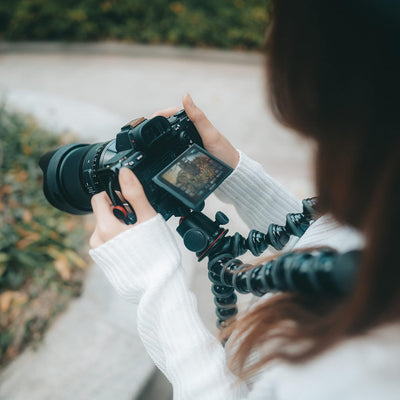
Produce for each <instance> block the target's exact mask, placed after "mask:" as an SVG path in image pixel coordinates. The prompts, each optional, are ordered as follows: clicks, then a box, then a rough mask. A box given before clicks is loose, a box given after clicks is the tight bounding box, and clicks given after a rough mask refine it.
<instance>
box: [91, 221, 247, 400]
mask: <svg viewBox="0 0 400 400" xmlns="http://www.w3.org/2000/svg"><path fill="white" fill-rule="evenodd" d="M90 255H91V257H92V258H93V260H94V261H95V262H96V263H97V265H99V267H100V268H101V269H102V270H103V271H104V273H105V274H106V276H107V278H108V279H109V281H110V282H111V284H112V285H113V286H114V288H115V289H116V290H117V292H118V293H119V294H120V295H121V296H122V297H123V298H125V299H126V300H128V301H130V302H133V303H138V309H137V328H138V332H139V335H140V337H141V339H142V341H143V344H144V346H145V348H146V350H147V352H148V353H149V355H150V356H151V357H152V359H153V360H154V362H155V364H156V365H157V366H158V367H159V368H160V370H161V371H162V372H163V373H164V374H165V375H166V377H167V378H168V380H169V381H170V382H171V383H172V386H173V391H174V399H175V400H178V399H179V400H180V399H182V400H183V399H185V400H190V399H196V400H213V399H218V400H220V399H227V400H228V399H229V400H230V399H244V398H245V397H246V392H247V389H246V388H245V386H241V385H238V383H237V380H236V378H235V377H234V376H233V375H232V374H231V373H230V372H229V370H228V368H227V365H226V361H225V352H224V349H223V347H222V346H221V344H220V343H219V342H218V341H217V340H216V339H215V337H214V336H213V335H212V334H211V333H210V332H209V331H208V330H207V329H206V327H205V326H204V324H203V322H202V321H201V319H200V317H199V314H198V311H197V302H196V299H195V296H194V295H193V294H192V293H191V292H190V291H189V289H188V285H187V283H186V282H185V275H184V270H183V268H182V266H181V264H180V253H179V250H178V248H177V245H176V243H175V240H174V238H173V236H172V232H171V231H170V230H169V228H168V226H167V225H166V223H165V221H164V220H163V218H162V217H161V216H160V215H157V216H156V217H154V218H152V219H151V220H149V221H147V222H144V223H142V224H139V225H136V226H134V227H132V228H131V229H129V230H127V231H125V232H123V233H121V234H120V235H118V236H116V237H114V238H113V239H111V240H110V241H108V242H106V243H104V244H103V245H101V246H99V247H98V248H96V249H95V250H91V251H90Z"/></svg>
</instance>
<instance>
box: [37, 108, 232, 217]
mask: <svg viewBox="0 0 400 400" xmlns="http://www.w3.org/2000/svg"><path fill="white" fill-rule="evenodd" d="M185 151H188V152H189V153H186V152H185ZM39 165H40V167H41V168H42V170H43V173H44V182H43V188H44V193H45V196H46V198H47V199H48V201H49V202H50V203H51V204H52V205H53V206H55V207H56V208H58V209H60V210H62V211H66V212H69V213H71V214H86V213H90V212H92V208H91V202H90V199H91V197H92V196H93V195H94V194H96V193H99V192H102V191H106V193H107V194H108V196H109V197H110V199H111V201H112V203H113V205H114V214H115V215H116V216H117V217H118V218H121V219H123V220H125V222H126V223H134V222H136V217H135V214H134V212H133V210H132V208H131V207H130V205H129V204H127V203H124V201H123V199H121V196H120V194H119V193H118V192H120V190H121V189H120V186H119V182H118V174H119V170H120V169H121V168H123V167H127V168H129V169H131V170H132V171H133V172H134V173H135V175H136V176H137V178H138V179H139V181H140V182H141V184H142V186H143V189H144V191H145V193H146V196H147V198H148V200H149V202H150V203H151V204H152V206H153V207H154V208H155V210H156V211H157V212H159V213H160V214H162V216H163V217H164V219H166V220H167V219H168V218H170V217H171V216H172V215H175V216H184V215H186V214H187V213H188V212H189V211H190V209H194V210H196V211H201V209H202V208H203V206H204V199H205V197H207V196H208V195H209V194H210V193H211V192H212V191H213V190H215V188H216V187H217V186H218V185H219V184H220V183H221V182H222V181H223V179H225V177H226V176H227V175H229V173H230V172H231V171H232V169H231V168H230V167H228V166H226V165H225V164H224V163H222V162H221V161H219V160H218V159H216V158H215V157H213V156H212V155H211V154H209V153H207V152H206V151H205V150H204V149H203V144H202V141H201V137H200V135H199V133H198V132H197V130H196V128H195V126H194V125H193V123H192V122H191V121H190V119H189V118H188V116H187V115H186V113H185V111H184V110H181V111H179V112H178V113H176V114H174V115H172V116H170V117H168V118H165V117H162V116H157V117H154V118H151V119H149V120H146V119H144V118H139V119H136V120H133V121H131V122H129V123H128V124H126V125H125V126H123V127H122V128H121V131H120V132H119V133H118V134H117V136H116V138H115V139H113V140H111V141H109V142H104V143H96V144H92V145H88V144H81V143H75V144H71V145H67V146H63V147H61V148H59V149H57V150H55V151H53V152H49V153H47V154H45V155H44V156H42V158H41V159H40V162H39ZM163 171H164V172H165V174H164V175H163V176H161V175H160V173H163ZM164 178H165V179H164ZM183 178H185V179H183ZM172 180H173V182H172ZM171 182H172V183H171ZM196 184H197V186H196Z"/></svg>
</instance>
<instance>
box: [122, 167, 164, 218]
mask: <svg viewBox="0 0 400 400" xmlns="http://www.w3.org/2000/svg"><path fill="white" fill-rule="evenodd" d="M119 184H120V186H121V192H122V195H123V196H124V198H125V200H127V201H128V202H129V204H130V205H131V206H132V207H133V210H134V211H135V214H136V218H137V222H139V223H140V222H144V221H147V220H149V219H151V218H153V217H154V216H155V215H156V214H157V212H156V211H155V210H154V208H153V207H152V205H151V204H150V203H149V201H148V200H147V197H146V194H145V193H144V190H143V186H142V184H141V183H140V181H139V179H138V178H137V177H136V176H135V174H134V173H133V172H132V171H131V170H130V169H129V168H121V170H120V171H119Z"/></svg>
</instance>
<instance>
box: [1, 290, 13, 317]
mask: <svg viewBox="0 0 400 400" xmlns="http://www.w3.org/2000/svg"><path fill="white" fill-rule="evenodd" d="M13 293H14V292H13V291H11V290H7V291H6V292H3V293H1V294H0V311H1V312H2V313H6V312H7V311H8V310H9V309H10V306H11V302H12V299H13Z"/></svg>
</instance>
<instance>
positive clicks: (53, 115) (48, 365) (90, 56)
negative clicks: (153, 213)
mask: <svg viewBox="0 0 400 400" xmlns="http://www.w3.org/2000/svg"><path fill="white" fill-rule="evenodd" d="M263 76H264V72H263V65H262V58H261V57H260V56H259V55H257V54H252V53H251V54H250V53H232V52H224V51H214V50H212V51H209V50H191V49H179V48H168V47H147V46H128V45H121V44H110V43H106V44H95V45H64V44H30V43H23V44H19V45H15V44H4V43H0V96H1V97H2V98H3V99H5V101H6V102H7V104H8V106H9V107H11V108H15V109H18V110H21V111H25V112H28V113H32V114H34V115H35V116H36V117H37V118H38V119H39V121H40V122H41V123H42V124H43V125H45V126H46V127H48V128H50V129H54V130H56V131H60V130H61V131H67V130H69V131H74V132H76V133H77V134H78V135H79V136H80V137H81V138H82V140H86V141H87V142H93V141H104V140H108V139H110V138H112V137H114V136H115V134H116V133H117V132H118V128H119V127H120V126H122V125H123V124H124V123H125V122H127V121H128V120H130V119H132V118H134V117H139V116H142V115H143V116H149V115H151V114H152V113H153V112H154V111H155V110H158V109H162V108H165V107H168V106H173V105H179V104H180V99H181V97H182V95H183V94H184V93H185V92H187V91H188V92H190V93H191V94H192V97H193V98H194V100H195V102H197V103H198V105H199V106H200V107H202V108H203V109H204V111H205V112H206V114H207V115H208V117H209V118H210V120H211V121H213V123H214V124H215V125H216V126H217V127H218V128H219V129H220V130H221V131H222V132H223V133H224V134H225V135H226V136H227V137H228V138H229V139H230V140H231V141H232V143H233V144H234V145H235V146H237V147H238V148H241V149H242V150H244V151H245V152H246V153H247V154H249V155H250V156H251V157H253V158H255V159H257V160H258V161H260V162H261V163H262V164H263V165H264V166H265V168H266V169H267V170H268V171H269V172H270V173H271V174H272V175H273V176H275V177H276V178H277V179H278V180H280V181H281V182H282V183H284V184H285V185H286V186H288V187H289V188H291V189H292V190H293V191H294V192H295V193H296V194H297V195H298V196H299V197H305V196H309V195H312V194H313V189H312V186H311V184H310V148H309V146H307V145H306V144H304V143H303V142H302V141H300V140H299V139H298V138H297V137H296V136H294V135H293V134H291V133H289V132H287V131H286V130H284V129H283V128H281V127H279V126H278V125H277V124H276V123H275V122H274V121H273V119H272V118H271V116H270V114H269V113H268V111H267V109H266V105H265V99H264V82H263ZM217 210H224V211H225V212H226V214H228V215H229V216H230V217H231V223H230V225H229V227H230V229H231V231H240V232H241V233H243V234H247V232H248V228H247V227H246V226H245V225H244V224H243V223H242V222H241V221H240V220H239V218H238V216H237V214H236V212H235V211H234V210H233V208H232V207H230V206H226V205H224V204H222V203H220V202H219V201H218V200H217V199H215V198H214V197H212V198H210V200H209V201H207V206H206V210H205V212H206V213H207V214H208V215H210V216H213V215H214V214H215V212H216V211H217ZM169 223H170V226H171V228H173V229H174V227H175V225H176V221H174V220H170V221H169ZM182 253H183V254H184V264H185V267H186V268H187V271H188V274H189V275H190V276H191V277H192V288H193V290H194V291H195V293H196V294H197V296H198V298H199V311H200V313H201V315H202V316H203V318H204V320H205V322H206V324H207V325H208V326H209V327H210V328H211V329H214V322H215V316H214V305H213V301H212V295H211V293H210V290H209V287H210V284H209V282H208V279H207V274H206V271H205V269H206V268H205V265H204V263H203V264H201V265H200V266H199V265H196V264H197V263H196V262H195V260H194V258H193V256H192V255H191V254H189V252H188V251H187V250H185V249H182ZM153 371H154V366H153V364H152V362H151V360H150V359H149V358H148V356H147V355H146V353H145V351H144V349H143V347H142V345H141V343H140V341H139V339H138V337H137V334H136V331H135V307H134V306H132V305H130V304H127V303H125V302H123V301H122V300H120V299H119V298H118V297H117V296H116V295H115V293H114V292H113V291H112V288H111V287H110V286H109V285H108V283H107V282H106V281H105V278H104V277H103V275H102V274H101V272H100V271H99V270H98V269H97V268H96V267H93V268H91V270H90V273H89V277H88V280H87V282H86V286H85V290H84V294H83V296H82V297H81V298H80V299H78V300H76V301H74V302H73V303H72V305H71V306H70V307H69V308H68V310H67V311H66V312H65V313H64V314H63V315H61V316H60V317H59V318H58V319H57V321H55V323H54V324H53V325H52V327H51V328H50V330H49V331H48V333H47V335H46V338H45V340H44V342H43V343H42V344H41V345H40V346H39V348H38V349H37V350H35V351H34V350H32V349H31V350H28V351H26V352H25V353H24V354H23V355H22V356H20V357H19V358H18V359H17V360H16V361H15V362H14V363H12V364H11V365H10V366H9V367H8V368H7V369H6V370H5V371H4V372H3V373H2V374H1V375H0V399H1V400H6V399H7V400H11V399H12V400H19V399H26V398H29V399H31V400H35V399H40V400H44V399H50V398H51V399H63V400H64V399H65V400H69V399H74V400H75V399H96V400H99V399H100V400H102V399H104V400H106V399H111V398H114V399H121V400H124V399H133V398H136V397H137V396H139V395H140V393H141V392H142V388H143V387H144V386H145V384H146V382H147V381H148V379H149V378H150V376H151V375H152V373H153ZM161 391H162V392H164V393H166V394H167V396H166V397H165V398H168V397H169V394H168V393H167V391H166V392H165V391H164V390H161ZM141 395H142V396H143V393H142V394H141ZM153 396H154V395H153ZM157 396H161V395H157ZM140 398H144V397H140ZM153 398H156V397H153ZM157 399H160V400H162V397H157Z"/></svg>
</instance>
